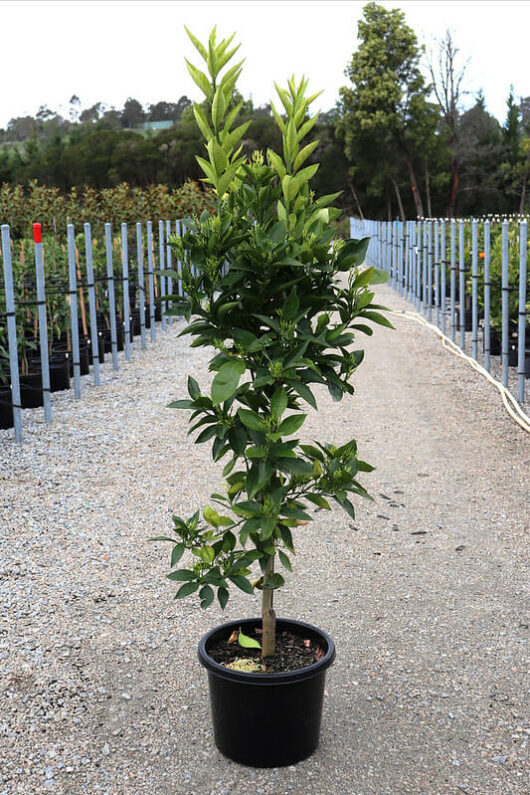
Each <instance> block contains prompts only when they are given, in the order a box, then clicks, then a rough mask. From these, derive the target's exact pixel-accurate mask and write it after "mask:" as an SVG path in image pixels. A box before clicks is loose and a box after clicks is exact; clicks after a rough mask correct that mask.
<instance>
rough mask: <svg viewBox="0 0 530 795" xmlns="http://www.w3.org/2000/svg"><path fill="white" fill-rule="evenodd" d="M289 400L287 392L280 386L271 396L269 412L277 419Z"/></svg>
mask: <svg viewBox="0 0 530 795" xmlns="http://www.w3.org/2000/svg"><path fill="white" fill-rule="evenodd" d="M288 402H289V398H288V396H287V392H286V391H285V389H284V388H283V386H281V387H280V388H279V389H277V390H276V392H275V393H274V395H273V396H272V398H271V414H272V416H273V417H275V418H276V419H279V418H280V417H281V416H282V414H283V412H284V411H285V409H286V408H287V403H288Z"/></svg>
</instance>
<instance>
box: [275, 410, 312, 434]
mask: <svg viewBox="0 0 530 795" xmlns="http://www.w3.org/2000/svg"><path fill="white" fill-rule="evenodd" d="M306 417H307V414H292V415H291V416H290V417H287V418H286V419H285V420H284V421H283V422H282V423H281V424H280V425H279V427H278V433H281V434H282V436H284V435H286V436H288V435H290V434H291V433H295V432H296V431H297V430H298V429H299V428H300V427H301V426H302V425H303V424H304V421H305V418H306Z"/></svg>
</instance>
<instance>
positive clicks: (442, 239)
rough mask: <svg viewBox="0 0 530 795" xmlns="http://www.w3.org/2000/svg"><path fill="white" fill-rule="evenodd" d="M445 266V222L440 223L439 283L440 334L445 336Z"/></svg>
mask: <svg viewBox="0 0 530 795" xmlns="http://www.w3.org/2000/svg"><path fill="white" fill-rule="evenodd" d="M446 265H447V263H446V260H445V221H443V220H442V221H440V276H441V279H440V282H441V288H440V290H441V294H442V295H441V298H442V301H441V303H442V334H445V321H446V317H445V313H446V309H447V307H446V303H447V301H446V292H447V289H446V271H445V266H446Z"/></svg>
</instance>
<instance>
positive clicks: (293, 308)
mask: <svg viewBox="0 0 530 795" xmlns="http://www.w3.org/2000/svg"><path fill="white" fill-rule="evenodd" d="M299 306H300V301H299V299H298V294H297V292H296V290H295V288H294V287H293V288H292V290H291V292H290V293H289V295H288V296H287V298H286V299H285V301H284V304H283V310H282V311H283V316H284V318H285V319H286V320H292V319H293V318H294V317H295V315H296V313H297V312H298V307H299Z"/></svg>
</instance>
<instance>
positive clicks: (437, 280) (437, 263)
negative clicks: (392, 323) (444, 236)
mask: <svg viewBox="0 0 530 795" xmlns="http://www.w3.org/2000/svg"><path fill="white" fill-rule="evenodd" d="M433 230H434V307H435V315H434V317H435V323H436V325H437V326H438V328H439V327H440V240H439V234H440V230H439V227H438V220H437V219H435V220H434V221H433Z"/></svg>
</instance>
